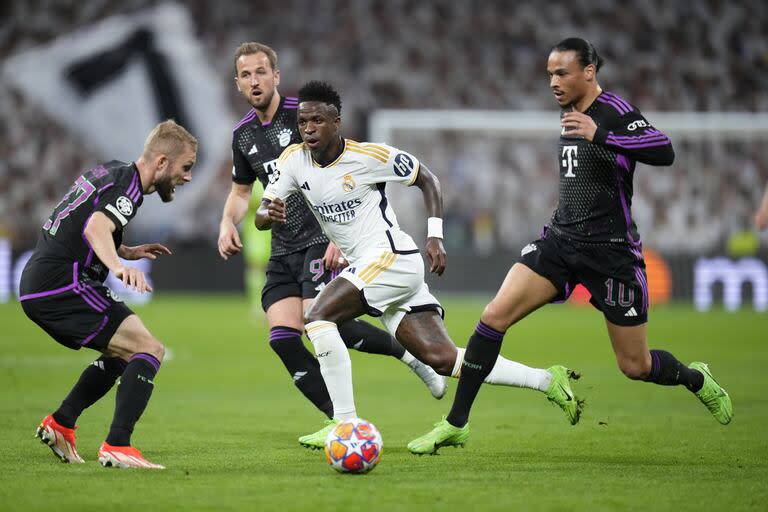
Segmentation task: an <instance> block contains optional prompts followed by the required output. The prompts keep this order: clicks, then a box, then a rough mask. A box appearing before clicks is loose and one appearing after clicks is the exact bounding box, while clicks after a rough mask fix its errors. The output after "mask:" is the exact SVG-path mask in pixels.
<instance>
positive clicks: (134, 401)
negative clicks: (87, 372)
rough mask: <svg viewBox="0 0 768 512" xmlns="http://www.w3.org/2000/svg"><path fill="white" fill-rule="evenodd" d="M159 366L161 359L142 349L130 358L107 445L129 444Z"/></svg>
mask: <svg viewBox="0 0 768 512" xmlns="http://www.w3.org/2000/svg"><path fill="white" fill-rule="evenodd" d="M159 369H160V361H158V360H157V358H155V356H153V355H152V354H145V353H143V352H140V353H138V354H134V355H133V356H132V357H131V359H130V360H129V361H128V366H126V367H125V371H124V372H123V375H122V376H121V377H120V385H119V386H118V387H117V397H116V399H115V416H114V417H113V418H112V426H111V427H109V434H108V435H107V444H111V445H112V446H130V444H131V434H132V433H133V427H134V426H135V425H136V422H137V421H139V418H140V417H141V414H142V413H143V412H144V409H145V408H146V407H147V403H148V402H149V397H150V396H152V390H153V389H154V387H155V383H154V382H153V379H154V378H155V375H156V374H157V371H158V370H159Z"/></svg>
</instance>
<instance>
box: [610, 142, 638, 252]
mask: <svg viewBox="0 0 768 512" xmlns="http://www.w3.org/2000/svg"><path fill="white" fill-rule="evenodd" d="M616 166H617V167H618V168H619V172H618V173H617V177H618V184H619V198H620V200H621V209H622V211H623V212H624V222H626V224H627V240H628V241H629V243H630V245H632V246H633V247H640V240H635V239H634V238H632V233H631V226H632V214H631V213H630V211H629V204H628V203H627V198H626V196H625V195H624V174H625V173H626V174H627V175H629V167H630V163H629V159H627V157H626V156H624V155H616ZM621 170H623V171H624V172H621Z"/></svg>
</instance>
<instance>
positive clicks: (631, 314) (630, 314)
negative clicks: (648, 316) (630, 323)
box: [624, 307, 637, 316]
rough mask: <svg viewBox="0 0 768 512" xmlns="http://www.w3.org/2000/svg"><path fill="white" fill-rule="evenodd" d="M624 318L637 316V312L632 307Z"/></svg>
mask: <svg viewBox="0 0 768 512" xmlns="http://www.w3.org/2000/svg"><path fill="white" fill-rule="evenodd" d="M624 316H637V311H635V308H634V307H631V308H629V311H627V312H626V313H624Z"/></svg>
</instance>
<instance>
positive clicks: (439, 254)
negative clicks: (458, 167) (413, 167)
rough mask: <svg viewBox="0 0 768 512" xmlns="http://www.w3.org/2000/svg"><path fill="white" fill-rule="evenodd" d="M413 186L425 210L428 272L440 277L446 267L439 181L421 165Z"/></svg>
mask: <svg viewBox="0 0 768 512" xmlns="http://www.w3.org/2000/svg"><path fill="white" fill-rule="evenodd" d="M413 184H414V185H415V186H417V187H419V189H421V193H422V195H423V196H424V205H425V206H426V208H427V216H428V217H429V219H428V220H427V247H426V252H427V263H428V264H429V271H430V272H434V273H435V274H437V275H439V276H441V275H443V272H445V267H446V265H447V255H446V253H445V248H444V247H443V193H442V191H441V190H440V180H438V179H437V176H435V175H434V174H432V172H431V171H430V170H429V169H427V166H426V165H424V164H421V167H420V168H419V174H418V176H417V177H416V181H414V182H413Z"/></svg>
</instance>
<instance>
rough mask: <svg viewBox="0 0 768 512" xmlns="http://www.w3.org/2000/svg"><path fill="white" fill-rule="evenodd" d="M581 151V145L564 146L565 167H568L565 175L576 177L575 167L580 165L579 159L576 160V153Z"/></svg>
mask: <svg viewBox="0 0 768 512" xmlns="http://www.w3.org/2000/svg"><path fill="white" fill-rule="evenodd" d="M578 152H579V146H563V167H565V168H566V171H565V177H566V178H575V177H576V175H575V174H574V173H573V168H574V167H578V166H579V161H578V160H576V155H577V154H578Z"/></svg>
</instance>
